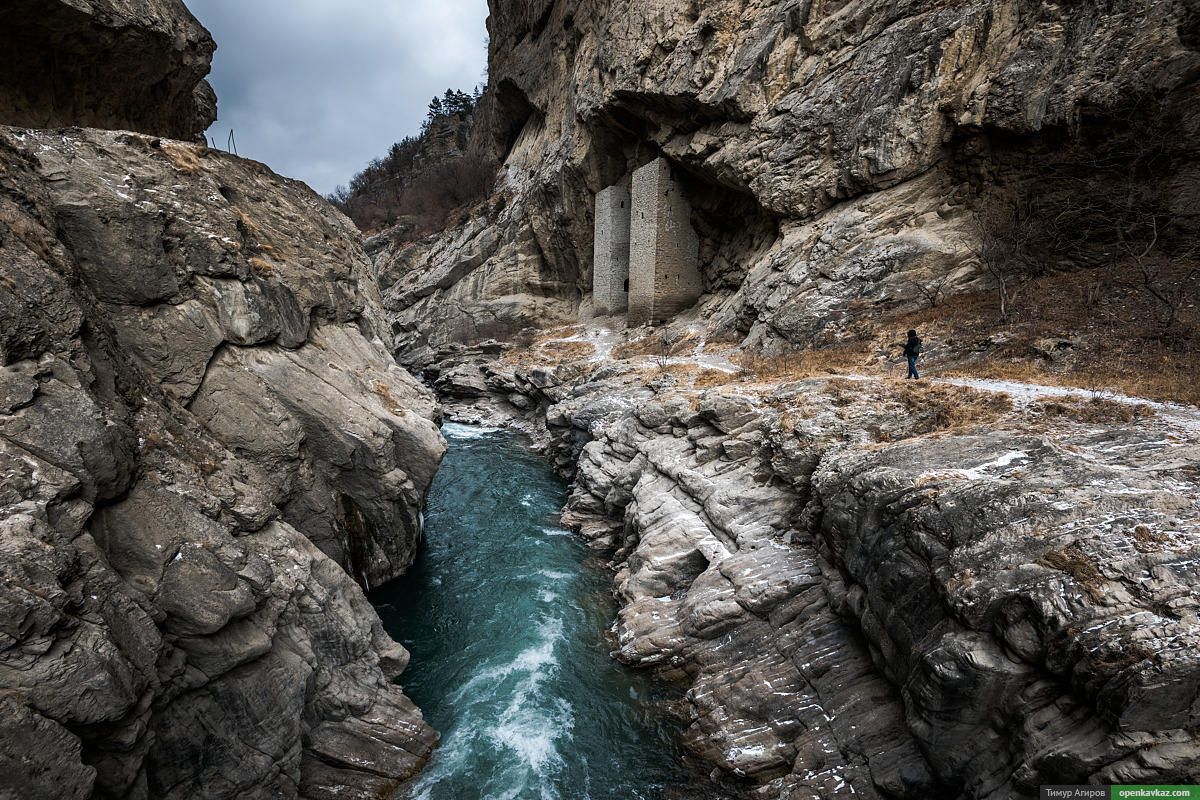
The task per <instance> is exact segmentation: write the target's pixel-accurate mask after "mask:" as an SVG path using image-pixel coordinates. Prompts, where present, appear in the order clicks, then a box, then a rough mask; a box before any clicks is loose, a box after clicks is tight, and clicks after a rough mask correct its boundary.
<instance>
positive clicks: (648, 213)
mask: <svg viewBox="0 0 1200 800" xmlns="http://www.w3.org/2000/svg"><path fill="white" fill-rule="evenodd" d="M631 207H632V215H631V218H630V236H629V314H628V318H627V322H628V325H629V326H630V327H636V326H638V325H643V324H645V323H647V322H649V323H652V324H653V323H657V322H663V321H665V320H668V319H670V318H671V317H673V316H675V315H676V314H678V313H679V312H680V311H683V310H684V309H686V308H689V307H691V306H692V304H693V303H695V302H696V300H697V299H698V298H699V297H700V293H701V292H702V291H703V289H704V283H703V280H702V279H701V277H700V267H699V239H698V238H697V236H696V232H695V230H694V229H693V228H692V223H691V206H690V205H689V204H688V201H687V198H686V197H685V196H684V194H683V190H682V189H681V188H680V186H679V184H678V183H676V181H675V179H674V177H673V176H672V175H671V165H670V164H669V163H668V162H667V160H666V159H664V158H659V159H656V160H655V161H652V162H650V163H649V164H647V165H646V166H644V167H642V168H641V169H639V170H637V171H636V172H634V173H633V188H632V192H631Z"/></svg>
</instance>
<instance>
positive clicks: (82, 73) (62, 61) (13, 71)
mask: <svg viewBox="0 0 1200 800" xmlns="http://www.w3.org/2000/svg"><path fill="white" fill-rule="evenodd" d="M215 49H216V44H214V43H213V39H212V37H211V36H210V35H209V33H208V31H206V30H205V29H204V27H203V26H201V25H200V23H199V22H197V21H196V18H195V17H193V16H192V14H191V12H189V11H188V10H187V8H186V7H185V6H184V5H183V3H182V2H181V0H6V2H5V3H4V5H3V7H0V121H3V122H4V123H5V124H8V125H23V126H28V127H33V128H54V127H58V126H61V125H85V126H88V127H93V128H114V129H122V130H133V131H141V132H143V133H153V134H158V135H161V136H170V137H172V138H175V139H189V140H191V139H196V138H198V137H200V136H201V135H202V134H203V132H204V130H205V129H206V128H207V127H208V126H209V125H210V124H212V122H213V120H215V119H216V118H217V99H216V95H215V94H214V93H213V90H212V88H211V87H210V86H209V85H208V83H207V82H206V81H205V80H204V76H205V75H207V74H208V71H209V67H210V65H211V63H212V56H213V51H214V50H215Z"/></svg>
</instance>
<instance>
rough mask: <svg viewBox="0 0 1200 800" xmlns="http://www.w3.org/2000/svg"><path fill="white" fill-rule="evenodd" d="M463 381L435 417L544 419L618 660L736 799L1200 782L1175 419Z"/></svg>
mask: <svg viewBox="0 0 1200 800" xmlns="http://www.w3.org/2000/svg"><path fill="white" fill-rule="evenodd" d="M471 369H473V370H474V371H475V372H476V374H477V375H479V376H480V378H481V380H482V381H483V382H484V383H485V384H486V385H487V386H488V388H489V391H490V394H483V393H481V396H480V397H476V398H473V399H466V398H464V399H460V400H458V401H457V403H458V404H459V405H457V406H451V410H452V413H455V414H456V415H463V416H464V418H470V417H471V415H472V413H473V412H472V411H471V409H472V408H478V409H484V411H483V413H486V414H488V415H489V417H490V418H491V419H495V418H496V415H497V411H496V409H498V408H502V407H508V408H509V409H513V408H527V409H533V410H535V412H536V414H537V416H536V419H537V420H540V421H541V422H540V425H542V426H544V435H545V434H548V436H547V438H546V439H545V446H546V448H547V451H548V454H549V455H550V457H551V458H552V460H554V461H555V463H556V464H557V465H559V467H560V469H563V471H564V472H565V473H566V474H568V475H572V476H574V489H573V492H572V494H571V498H570V502H569V504H568V508H567V511H566V514H565V519H566V520H567V521H568V522H569V523H570V524H572V525H573V526H575V527H576V528H578V529H579V530H580V531H581V532H582V534H583V535H584V536H585V537H586V538H588V539H589V540H590V541H592V542H593V543H594V544H595V545H596V546H597V547H601V548H603V549H606V550H608V551H609V552H612V553H613V561H612V563H613V567H614V569H615V570H616V575H615V589H616V593H617V596H618V598H619V599H620V601H621V611H620V614H619V617H618V620H617V623H616V627H615V631H616V636H617V650H616V653H615V655H616V656H617V657H618V658H620V659H621V660H623V661H625V662H627V663H630V664H633V665H638V666H644V667H650V668H654V669H656V670H659V671H660V672H661V673H662V674H664V675H666V676H668V677H670V676H674V677H676V678H679V679H681V680H683V681H685V682H686V684H687V685H689V687H690V689H689V691H688V695H687V697H688V704H689V707H690V710H691V717H692V725H691V727H690V729H689V731H688V740H689V744H690V746H691V747H692V749H693V750H694V751H695V752H696V753H698V754H700V755H701V756H703V757H704V758H706V759H707V760H709V761H710V762H712V763H713V764H714V765H715V766H716V767H717V768H718V770H717V772H715V773H714V775H716V776H719V777H722V778H723V779H725V780H735V781H736V779H738V778H740V779H741V782H742V791H744V793H746V794H747V795H749V796H753V797H761V798H789V799H793V798H813V800H815V799H816V798H829V797H868V798H913V799H914V800H915V798H928V797H945V798H958V797H961V798H993V799H995V800H1000V799H1001V798H1004V799H1005V800H1007V799H1009V798H1024V797H1036V796H1037V791H1038V786H1039V785H1042V784H1060V783H1084V782H1100V783H1148V784H1155V783H1173V782H1188V781H1194V780H1195V779H1196V778H1197V776H1200V741H1198V740H1197V739H1196V735H1195V730H1196V725H1197V714H1200V707H1197V705H1196V703H1195V697H1196V692H1197V689H1198V687H1200V661H1198V660H1197V655H1196V654H1197V653H1200V647H1198V645H1200V642H1198V641H1197V631H1198V630H1200V628H1198V627H1197V622H1198V621H1200V617H1198V612H1200V593H1198V591H1197V586H1198V585H1200V584H1198V578H1200V574H1198V573H1197V571H1196V563H1197V554H1198V552H1200V538H1198V536H1200V435H1198V433H1197V432H1198V430H1200V415H1198V414H1197V412H1196V411H1195V409H1190V410H1188V409H1180V408H1171V407H1165V406H1163V407H1158V408H1157V409H1153V408H1150V407H1146V406H1137V405H1136V404H1134V405H1130V404H1125V403H1114V404H1113V405H1111V406H1110V405H1105V404H1103V403H1101V404H1096V403H1093V402H1092V401H1090V400H1088V399H1087V398H1086V395H1085V394H1082V393H1077V394H1071V393H1069V392H1068V393H1066V394H1060V395H1058V396H1050V397H1041V396H1040V395H1041V394H1042V393H1047V392H1051V391H1052V390H1049V389H1041V390H1038V389H1036V388H1031V387H1023V386H1019V385H1018V386H1013V387H1008V388H1010V390H1011V391H1012V395H1011V396H1010V395H1008V394H1005V393H1003V392H1000V393H997V392H995V391H977V390H974V389H972V388H971V387H969V386H956V385H945V386H934V387H931V388H915V387H914V388H909V387H903V386H899V385H894V384H880V383H879V382H878V381H875V380H851V379H810V380H803V381H796V382H784V383H782V384H780V385H770V384H755V383H753V382H752V381H746V380H741V381H738V380H727V381H725V384H726V385H723V386H719V387H717V388H712V389H696V388H693V387H692V386H691V385H690V383H689V381H688V380H687V379H686V378H684V379H681V378H678V377H677V373H675V372H672V371H671V370H665V371H661V370H660V371H656V370H654V369H653V368H650V371H649V374H647V367H646V366H644V365H641V364H638V363H636V362H635V363H630V362H617V363H615V364H608V365H603V366H598V365H593V366H590V367H584V366H582V365H580V364H576V365H571V366H567V367H560V368H557V369H534V370H527V369H523V368H516V369H514V368H513V367H511V366H505V365H504V363H503V362H497V361H489V362H486V363H484V364H483V365H482V366H475V367H468V366H465V365H464V366H460V367H458V368H457V369H456V370H449V371H446V372H445V373H444V377H443V380H442V384H443V385H444V386H445V388H447V389H452V388H453V386H455V385H456V384H457V382H458V379H456V378H455V376H456V375H457V376H459V379H461V378H462V376H463V375H464V374H465V373H466V372H467V371H468V370H471ZM1001 388H1003V387H1001ZM497 404H498V405H497ZM474 413H478V412H474ZM510 413H512V412H511V411H510Z"/></svg>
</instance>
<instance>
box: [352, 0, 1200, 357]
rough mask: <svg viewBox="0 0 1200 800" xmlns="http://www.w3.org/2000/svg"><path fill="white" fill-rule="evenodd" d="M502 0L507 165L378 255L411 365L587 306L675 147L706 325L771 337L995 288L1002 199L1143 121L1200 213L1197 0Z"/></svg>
mask: <svg viewBox="0 0 1200 800" xmlns="http://www.w3.org/2000/svg"><path fill="white" fill-rule="evenodd" d="M491 10H492V16H491V20H490V23H489V24H490V31H491V53H490V56H491V57H490V63H489V76H490V82H489V88H488V91H487V93H486V94H485V96H484V98H483V101H482V102H481V103H480V106H479V108H478V109H477V110H476V124H475V132H476V135H477V141H476V142H475V147H476V148H478V149H479V150H480V151H483V152H487V153H488V154H489V155H492V156H495V157H498V158H501V159H502V161H503V166H502V168H501V174H500V183H499V186H498V188H497V192H496V194H495V195H494V196H493V197H492V198H491V199H490V200H489V201H488V202H487V203H485V204H484V205H483V206H481V207H479V208H477V209H475V210H474V213H473V214H472V216H471V218H470V219H468V220H467V221H465V222H463V223H462V224H455V225H453V226H452V227H451V228H449V229H448V230H446V231H445V232H444V233H442V234H440V235H435V236H432V237H427V238H425V239H421V240H419V241H415V242H412V241H407V240H403V239H402V240H400V241H398V242H392V243H389V244H388V246H386V247H383V248H382V249H381V250H380V252H379V253H377V255H376V258H375V260H376V269H377V274H378V278H379V281H380V284H381V286H382V288H383V291H384V296H385V301H386V303H387V305H388V308H389V310H390V312H391V316H392V319H393V322H394V325H395V327H396V332H397V334H398V340H397V341H398V353H399V355H400V356H401V358H402V360H404V361H406V362H409V363H428V362H431V361H434V360H436V355H437V352H438V350H439V349H440V348H443V347H444V346H445V345H446V344H448V343H452V342H456V341H457V342H461V341H464V340H465V341H470V340H480V339H484V338H487V337H492V336H501V337H502V336H504V335H507V334H511V333H512V332H514V331H515V330H517V329H519V328H521V327H524V326H526V325H531V324H537V323H539V322H552V321H556V320H562V319H573V318H575V317H576V316H577V315H578V314H579V313H581V312H582V313H583V314H584V315H586V314H587V313H588V311H589V306H588V304H587V303H586V298H587V296H588V294H589V293H590V291H591V272H592V264H591V259H592V252H593V247H592V240H593V203H594V199H593V198H594V196H595V194H596V193H597V192H599V191H601V190H603V189H604V188H606V187H608V186H611V185H614V184H616V183H618V182H619V181H620V180H621V179H622V178H623V177H624V176H626V175H628V174H630V173H631V172H632V171H633V170H635V169H636V168H638V167H641V166H643V165H645V164H647V163H649V162H650V161H652V160H654V159H655V158H657V157H659V156H664V157H666V158H667V159H668V160H669V161H670V162H671V164H672V165H673V167H674V168H675V169H676V170H677V171H678V172H679V173H680V174H681V176H682V178H683V180H684V182H685V192H686V194H687V195H688V199H689V201H690V202H691V205H692V208H693V212H692V216H693V224H694V226H695V227H696V229H697V232H698V233H699V237H700V261H701V264H702V267H703V273H704V284H705V286H704V288H705V290H706V292H707V293H708V296H707V297H706V298H705V299H704V300H702V305H701V310H700V314H701V316H702V317H703V318H704V320H705V321H706V325H707V326H708V327H709V328H710V329H711V330H713V331H724V332H726V333H730V334H736V335H737V336H739V337H748V338H749V340H750V341H751V342H758V343H762V344H764V345H765V346H767V347H771V346H777V345H780V344H789V345H790V344H801V345H807V344H809V343H811V342H813V341H817V342H828V341H833V340H836V339H837V338H838V337H840V336H842V335H844V334H845V333H846V331H847V330H849V329H850V328H852V327H853V325H854V324H855V323H856V322H857V321H860V320H861V319H863V318H864V317H865V316H868V315H870V314H873V313H879V312H882V311H886V310H896V309H900V310H903V309H906V308H915V307H918V306H919V305H920V304H921V303H922V302H923V301H922V298H921V295H920V292H919V290H918V288H917V287H919V286H920V285H922V284H928V283H930V282H937V283H938V284H939V286H943V285H944V288H945V290H946V292H947V293H956V292H963V291H968V290H973V289H979V288H981V287H984V286H986V285H987V283H988V279H987V277H986V275H985V274H984V273H983V270H982V268H981V267H980V265H979V263H978V260H977V259H974V258H972V257H971V254H972V252H973V251H974V250H975V249H976V248H977V245H978V238H979V237H978V235H977V232H976V231H975V229H974V220H975V211H977V210H978V208H979V206H980V204H981V203H982V202H984V201H986V200H987V199H988V198H989V197H990V196H992V195H996V194H1003V193H1005V192H1006V191H1015V190H1017V189H1020V188H1021V187H1028V186H1030V185H1035V186H1036V185H1038V181H1040V180H1043V178H1044V177H1045V176H1046V175H1047V174H1048V173H1049V172H1051V169H1050V167H1051V165H1054V164H1056V159H1060V158H1061V157H1062V154H1063V153H1064V152H1066V151H1067V150H1068V149H1070V147H1071V146H1074V144H1080V143H1085V144H1086V147H1085V150H1086V151H1087V152H1092V151H1093V150H1096V149H1097V148H1099V149H1103V142H1104V141H1106V140H1108V139H1109V138H1110V137H1112V136H1113V135H1115V133H1114V131H1117V130H1122V131H1127V130H1129V129H1130V127H1131V126H1132V127H1133V128H1137V127H1138V126H1149V129H1153V130H1158V131H1160V134H1158V135H1159V138H1161V139H1164V140H1166V141H1167V145H1166V146H1167V149H1168V150H1169V151H1170V152H1169V154H1168V155H1169V157H1170V158H1171V159H1172V160H1173V163H1172V164H1171V169H1170V170H1169V175H1167V177H1164V178H1163V179H1162V180H1161V181H1159V182H1160V183H1161V184H1162V185H1161V187H1160V188H1161V190H1162V192H1163V193H1164V197H1163V202H1164V203H1165V204H1166V205H1167V206H1169V207H1170V208H1172V209H1174V214H1175V217H1176V219H1177V224H1178V226H1180V227H1181V228H1182V229H1184V234H1186V235H1187V236H1193V235H1194V233H1195V229H1196V218H1195V211H1194V209H1195V207H1196V204H1195V202H1194V201H1195V198H1196V189H1195V187H1196V185H1197V180H1196V177H1197V167H1196V158H1195V154H1194V153H1193V152H1192V147H1191V145H1190V144H1188V142H1190V141H1194V139H1195V132H1196V130H1197V127H1198V123H1197V120H1196V116H1195V108H1196V103H1195V97H1196V93H1195V92H1196V89H1195V86H1196V77H1197V74H1198V69H1200V53H1198V52H1197V46H1198V42H1200V34H1198V33H1197V31H1198V30H1200V22H1198V21H1197V19H1198V15H1197V9H1196V7H1195V4H1194V3H1192V2H1191V0H1187V1H1186V2H1185V1H1184V0H1174V1H1173V2H1143V1H1140V0H1129V1H1128V2H1125V1H1122V2H1112V3H1109V2H1085V3H1072V4H1054V3H1036V2H1023V1H1017V0H1012V1H1010V0H974V1H973V2H954V3H949V2H936V3H928V2H923V3H912V2H902V3H893V2H887V3H884V2H872V0H860V1H859V2H822V1H821V0H789V1H788V2H756V1H754V0H751V1H750V2H742V1H741V0H738V2H732V0H731V1H730V2H707V3H697V2H692V3H688V4H683V5H678V4H663V3H656V2H653V1H652V0H557V1H555V0H536V1H534V0H495V1H494V2H493V3H492V4H491ZM1073 143H1074V144H1073ZM1059 166H1061V164H1059ZM1041 188H1045V187H1041ZM1038 190H1039V191H1040V189H1038Z"/></svg>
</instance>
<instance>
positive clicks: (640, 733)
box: [372, 424, 698, 800]
mask: <svg viewBox="0 0 1200 800" xmlns="http://www.w3.org/2000/svg"><path fill="white" fill-rule="evenodd" d="M443 432H444V433H445V434H446V436H447V438H448V440H449V442H450V451H449V452H448V454H447V456H446V460H445V462H444V464H443V467H442V470H441V471H440V472H439V473H438V476H437V479H436V480H435V482H434V486H433V489H432V490H431V492H430V501H429V508H428V510H427V513H426V549H425V551H424V553H423V554H422V556H421V557H420V558H419V560H418V562H417V564H415V565H414V567H413V569H412V570H411V572H410V574H409V575H408V576H407V577H406V578H404V579H403V580H402V581H399V582H397V583H396V584H394V585H393V586H390V587H387V588H385V589H384V590H382V591H380V592H376V593H375V595H374V596H373V598H372V599H373V600H374V601H375V602H376V607H377V608H378V609H379V611H380V615H381V617H382V618H383V620H384V624H385V627H386V628H387V630H388V632H389V633H390V634H391V635H392V636H393V637H395V638H396V639H397V640H398V641H400V642H401V643H402V644H404V645H405V646H406V647H408V649H409V650H410V651H411V653H412V661H411V663H410V666H409V668H408V670H407V671H406V672H405V673H404V675H402V676H401V678H400V683H401V684H402V685H403V686H404V688H405V691H406V692H407V693H408V694H409V695H410V696H411V697H412V698H413V699H414V700H415V701H416V702H417V704H418V705H419V706H420V707H421V708H422V710H423V711H424V712H425V714H426V718H427V719H428V720H429V721H430V723H431V724H432V725H433V726H434V727H435V728H436V729H437V730H438V731H439V732H440V733H441V736H442V740H441V745H440V747H439V748H438V750H437V751H436V752H435V754H434V757H433V759H432V760H431V761H430V763H429V766H428V767H427V768H426V770H425V771H424V772H423V773H422V774H421V775H420V776H419V777H418V779H417V780H416V781H415V782H414V783H413V785H412V786H411V787H408V788H407V789H406V790H405V793H403V794H402V795H400V798H413V799H414V800H503V799H505V798H507V799H508V800H585V799H586V800H628V799H629V798H643V800H658V799H659V798H665V797H666V791H667V787H669V786H678V785H679V784H681V783H684V782H686V780H689V779H690V778H691V773H690V772H687V771H686V770H685V768H684V767H683V766H682V764H681V762H680V753H679V750H678V745H677V734H678V731H679V728H680V727H681V722H680V721H679V720H677V719H675V718H673V717H669V716H667V715H665V714H663V713H661V712H659V711H658V710H657V709H658V708H659V707H658V706H655V703H656V702H658V703H660V702H661V701H662V700H663V699H664V697H663V694H662V690H661V689H659V688H657V687H656V686H655V685H654V684H653V683H652V682H651V681H650V679H649V678H648V677H647V676H645V675H643V674H639V673H632V672H630V671H628V670H627V669H625V668H624V667H621V666H620V665H619V664H617V663H616V662H615V661H613V660H612V659H611V658H610V657H609V655H608V653H609V651H610V650H612V649H613V643H612V641H611V639H610V638H609V635H608V632H607V629H608V626H609V623H610V622H611V620H612V618H613V615H614V613H615V609H614V608H613V605H612V600H611V588H610V586H611V584H610V580H611V578H610V576H609V575H608V574H607V573H604V572H601V571H597V570H593V569H591V568H588V567H585V566H584V563H585V561H586V560H587V559H588V555H589V551H588V550H587V548H586V547H585V546H584V545H583V543H582V542H580V541H579V540H578V539H577V538H576V537H575V536H573V535H572V534H571V533H570V532H569V531H566V530H564V529H563V528H562V527H561V526H558V525H556V524H554V523H555V521H556V520H557V516H558V513H559V510H560V509H561V507H562V504H563V502H564V500H565V488H564V487H563V485H562V483H561V482H560V481H559V480H558V478H557V477H556V476H555V475H554V474H553V472H551V471H550V470H549V469H548V468H547V467H546V466H545V464H544V463H542V462H541V461H540V460H538V459H537V458H536V457H535V456H534V455H533V454H531V453H530V452H529V451H528V450H527V449H525V448H524V446H522V445H521V443H520V442H519V441H518V440H517V439H516V438H515V437H513V436H512V435H510V434H508V433H504V432H501V431H497V430H488V429H478V428H470V427H468V426H464V425H455V424H448V425H446V426H445V427H444V428H443ZM687 796H689V797H693V796H698V795H696V794H689V795H687Z"/></svg>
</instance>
